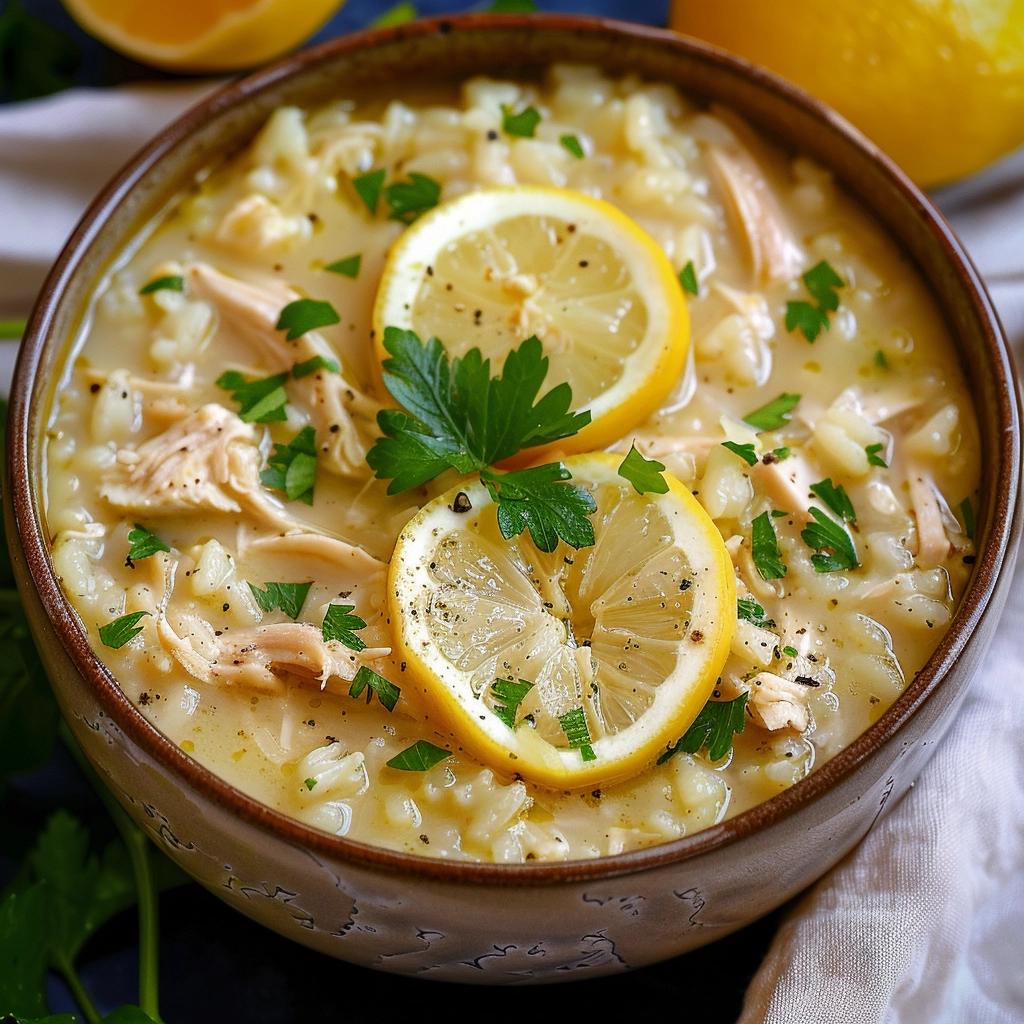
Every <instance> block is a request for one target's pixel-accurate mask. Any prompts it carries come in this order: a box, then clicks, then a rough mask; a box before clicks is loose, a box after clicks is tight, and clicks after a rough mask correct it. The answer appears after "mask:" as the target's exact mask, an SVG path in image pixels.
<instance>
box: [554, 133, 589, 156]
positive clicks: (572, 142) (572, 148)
mask: <svg viewBox="0 0 1024 1024" xmlns="http://www.w3.org/2000/svg"><path fill="white" fill-rule="evenodd" d="M558 141H559V142H560V143H561V144H562V146H563V148H565V149H567V150H568V151H569V152H570V153H572V155H573V156H574V157H576V159H577V160H582V159H583V158H584V157H585V156H586V153H585V152H584V151H583V143H582V142H580V140H579V139H578V138H576V136H575V135H560V136H559V137H558Z"/></svg>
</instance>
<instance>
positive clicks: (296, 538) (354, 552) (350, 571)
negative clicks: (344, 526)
mask: <svg viewBox="0 0 1024 1024" xmlns="http://www.w3.org/2000/svg"><path fill="white" fill-rule="evenodd" d="M239 555H240V556H241V557H242V558H244V559H246V560H249V559H251V557H252V556H253V555H270V556H280V557H281V558H285V559H287V560H288V565H289V566H290V567H291V569H292V572H293V573H297V574H299V575H300V576H301V575H302V574H303V573H304V572H305V571H306V568H307V567H308V570H309V575H311V576H315V577H316V578H318V579H321V580H322V579H323V577H324V576H325V574H326V573H327V572H329V571H333V572H335V573H337V575H338V576H339V577H340V582H342V583H348V582H354V583H357V584H363V583H368V582H376V581H377V579H378V577H379V578H381V579H382V578H383V576H384V572H385V569H386V568H387V567H386V566H385V564H384V563H383V562H381V561H380V560H379V559H376V558H374V557H373V555H371V554H369V553H368V552H366V551H364V550H363V549H362V548H360V547H356V546H355V545H354V544H349V543H347V542H346V541H343V540H338V539H337V538H335V537H327V536H325V535H323V534H319V533H289V534H285V535H284V536H275V537H260V538H259V539H257V540H246V541H243V543H242V545H240V550H239ZM304 561H306V562H307V563H308V566H307V567H304V566H303V562H304Z"/></svg>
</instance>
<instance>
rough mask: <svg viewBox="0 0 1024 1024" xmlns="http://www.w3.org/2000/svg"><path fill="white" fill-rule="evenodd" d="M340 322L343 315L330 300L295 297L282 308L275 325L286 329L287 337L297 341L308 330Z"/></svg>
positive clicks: (280, 329) (281, 329)
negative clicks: (339, 313) (339, 314)
mask: <svg viewBox="0 0 1024 1024" xmlns="http://www.w3.org/2000/svg"><path fill="white" fill-rule="evenodd" d="M338 323H341V317H340V316H338V312H337V310H336V309H335V308H334V307H333V306H332V305H331V304H330V303H329V302H321V301H320V300H319V299H295V301H294V302H289V303H288V305H287V306H285V307H284V309H282V310H281V315H280V316H279V317H278V318H277V323H276V324H275V325H274V326H275V328H276V329H277V330H279V331H285V332H286V333H285V337H286V338H287V339H288V340H289V341H295V340H296V339H297V338H301V337H302V335H304V334H305V333H306V332H307V331H315V330H316V329H317V328H318V327H330V325H331V324H338Z"/></svg>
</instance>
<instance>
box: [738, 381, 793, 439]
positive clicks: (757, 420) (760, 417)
mask: <svg viewBox="0 0 1024 1024" xmlns="http://www.w3.org/2000/svg"><path fill="white" fill-rule="evenodd" d="M800 398H801V396H800V395H791V394H788V393H787V392H785V391H783V393H782V394H781V395H779V396H778V397H777V398H773V399H772V400H771V401H770V402H768V403H766V404H765V405H762V406H761V407H760V408H759V409H755V410H754V411H753V412H748V413H747V415H746V416H744V417H743V422H744V423H749V424H750V425H751V426H752V427H753V428H754V429H755V430H758V431H765V430H778V429H780V428H781V427H784V426H785V425H786V424H787V423H788V422H789V414H790V413H791V412H792V411H793V410H794V409H795V408H796V407H797V405H798V403H799V402H800Z"/></svg>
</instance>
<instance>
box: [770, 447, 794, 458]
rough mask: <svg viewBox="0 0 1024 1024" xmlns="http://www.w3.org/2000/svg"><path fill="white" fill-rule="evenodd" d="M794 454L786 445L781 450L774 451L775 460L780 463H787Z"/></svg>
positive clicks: (774, 449) (775, 449)
mask: <svg viewBox="0 0 1024 1024" xmlns="http://www.w3.org/2000/svg"><path fill="white" fill-rule="evenodd" d="M792 454H793V453H792V452H791V451H790V450H789V449H788V448H787V447H786V446H785V445H783V446H782V447H781V448H773V449H772V455H774V456H775V458H776V459H778V460H779V462H785V461H786V459H788V458H789V457H790V455H792Z"/></svg>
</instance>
